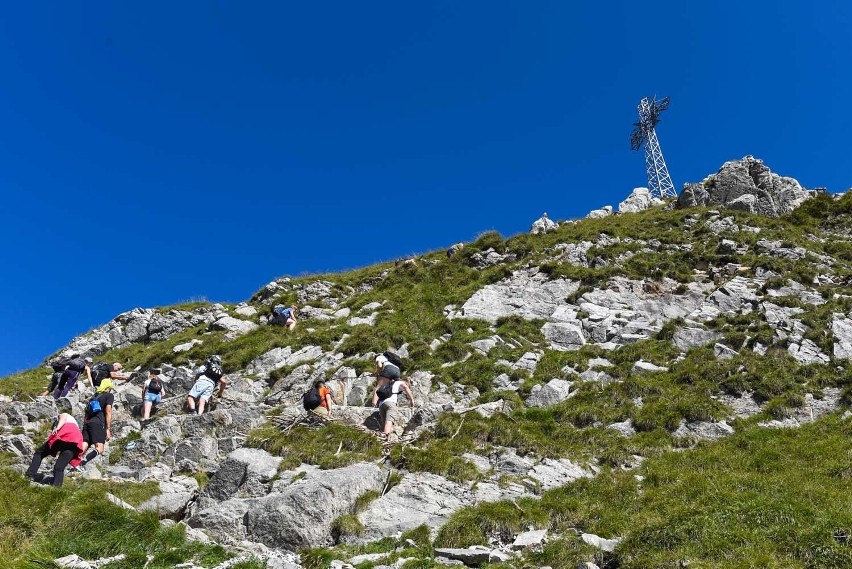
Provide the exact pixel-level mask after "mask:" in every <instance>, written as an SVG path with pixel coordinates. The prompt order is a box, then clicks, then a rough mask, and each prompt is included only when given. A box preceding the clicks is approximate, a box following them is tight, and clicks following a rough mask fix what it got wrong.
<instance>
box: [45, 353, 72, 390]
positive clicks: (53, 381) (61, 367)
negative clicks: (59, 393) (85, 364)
mask: <svg viewBox="0 0 852 569" xmlns="http://www.w3.org/2000/svg"><path fill="white" fill-rule="evenodd" d="M79 357H80V354H71V355H70V356H68V357H60V358H57V359H55V360H53V361H52V362H50V364H49V365H50V367H51V368H52V369H53V374H52V375H51V376H50V385H48V386H47V389H45V390H44V392H43V393H42V394H41V396H42V397H46V396H48V395H50V394H51V393H53V390H54V389H56V386H58V385H59V381H60V380H61V379H62V374H63V373H64V372H65V370H66V369H68V363H69V362H70V361H71V360H73V359H77V358H79Z"/></svg>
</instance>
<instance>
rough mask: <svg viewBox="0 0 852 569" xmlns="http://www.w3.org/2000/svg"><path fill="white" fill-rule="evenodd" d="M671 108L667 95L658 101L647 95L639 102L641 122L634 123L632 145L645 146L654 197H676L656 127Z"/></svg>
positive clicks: (649, 180)
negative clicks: (661, 116)
mask: <svg viewBox="0 0 852 569" xmlns="http://www.w3.org/2000/svg"><path fill="white" fill-rule="evenodd" d="M668 108H669V98H668V97H665V98H663V99H662V100H660V101H657V99H656V97H655V98H654V99H652V100H649V99H648V97H645V98H644V99H642V100H641V101H640V102H639V122H635V123H633V126H634V127H636V128H634V129H633V132H632V133H631V135H630V147H631V148H632V149H633V150H639V149H640V148H642V146H644V147H645V169H646V170H647V171H648V189H649V190H650V192H651V195H652V196H653V197H657V198H662V199H665V198H676V197H677V191H675V188H674V184H672V178H671V176H669V169H668V168H667V167H666V161H665V160H663V151H662V150H661V149H660V142H659V141H658V140H657V132H656V131H655V130H654V127H656V126H657V123H659V122H660V114H661V113H662V112H663V111H665V110H666V109H668Z"/></svg>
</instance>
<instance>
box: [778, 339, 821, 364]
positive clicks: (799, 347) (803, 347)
mask: <svg viewBox="0 0 852 569" xmlns="http://www.w3.org/2000/svg"><path fill="white" fill-rule="evenodd" d="M787 353H789V354H790V355H791V356H793V359H794V360H796V361H797V362H799V363H800V364H801V365H809V364H827V363H828V362H829V361H831V360H830V358H829V357H828V356H827V355H826V354H824V353H823V352H822V350H820V349H819V346H817V345H816V344H815V343H813V342H812V341H811V340H808V339H805V340H802V343H801V344H790V345H789V346H788V347H787Z"/></svg>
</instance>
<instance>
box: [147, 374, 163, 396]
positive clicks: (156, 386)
mask: <svg viewBox="0 0 852 569" xmlns="http://www.w3.org/2000/svg"><path fill="white" fill-rule="evenodd" d="M147 391H148V393H153V394H155V395H159V394H160V392H162V391H163V384H162V382H161V381H160V378H158V377H152V378H151V381H149V382H148V389H147Z"/></svg>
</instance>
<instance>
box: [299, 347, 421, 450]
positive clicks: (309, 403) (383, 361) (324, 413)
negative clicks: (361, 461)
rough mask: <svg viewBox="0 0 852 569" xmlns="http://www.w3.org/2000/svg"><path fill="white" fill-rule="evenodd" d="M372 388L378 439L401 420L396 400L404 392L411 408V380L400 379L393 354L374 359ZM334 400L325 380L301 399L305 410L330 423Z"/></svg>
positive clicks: (412, 406)
mask: <svg viewBox="0 0 852 569" xmlns="http://www.w3.org/2000/svg"><path fill="white" fill-rule="evenodd" d="M375 361H376V387H375V389H374V390H373V396H372V399H371V404H372V406H373V407H376V406H378V408H379V424H380V425H381V428H382V432H381V436H382V437H384V438H387V437H388V436H389V435H390V434H391V433H392V432H393V430H394V426H395V425H396V424H398V423H399V422H400V421H401V415H400V413H399V406H398V401H397V397H398V395H399V394H400V393H405V395H406V397H407V398H408V405H409V407H410V408H412V409H413V408H414V395H413V394H412V392H411V379H410V378H407V377H402V376H401V370H402V360H401V359H400V357H399V356H398V355H396V354H394V353H393V352H384V353H383V354H379V355H378V356H376V360H375ZM333 402H334V400H333V398H332V396H331V390H330V389H329V388H328V387H327V386H326V385H325V380H323V379H318V380H316V381H315V382H314V384H313V386H311V388H310V389H308V391H306V392H305V394H304V395H303V396H302V404H303V405H304V407H305V410H306V411H308V412H310V413H313V414H315V415H317V416H319V417H321V418H323V419H326V420H331V419H332V418H333V417H332V404H333Z"/></svg>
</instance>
